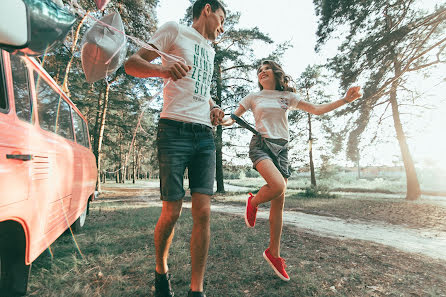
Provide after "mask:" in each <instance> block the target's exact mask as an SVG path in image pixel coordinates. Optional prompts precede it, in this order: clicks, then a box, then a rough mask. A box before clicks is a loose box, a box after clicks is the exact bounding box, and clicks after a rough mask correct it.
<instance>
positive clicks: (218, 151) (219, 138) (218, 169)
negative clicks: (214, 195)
mask: <svg viewBox="0 0 446 297" xmlns="http://www.w3.org/2000/svg"><path fill="white" fill-rule="evenodd" d="M217 67H218V68H217V71H216V74H217V77H216V80H217V98H215V103H217V105H219V106H221V95H222V90H223V87H222V77H221V67H220V65H217ZM222 149H223V128H222V126H217V133H216V135H215V178H216V180H217V192H218V193H224V192H225V184H224V178H223V152H222Z"/></svg>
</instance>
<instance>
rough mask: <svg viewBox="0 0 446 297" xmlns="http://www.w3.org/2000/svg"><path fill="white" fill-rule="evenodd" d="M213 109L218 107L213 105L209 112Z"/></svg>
mask: <svg viewBox="0 0 446 297" xmlns="http://www.w3.org/2000/svg"><path fill="white" fill-rule="evenodd" d="M214 108H220V106H218V105H214V106H212V108H211V109H210V110H213V109H214Z"/></svg>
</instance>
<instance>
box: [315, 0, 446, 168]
mask: <svg viewBox="0 0 446 297" xmlns="http://www.w3.org/2000/svg"><path fill="white" fill-rule="evenodd" d="M313 2H314V4H315V9H316V14H317V15H318V16H319V27H318V31H317V35H318V37H319V40H318V44H317V47H316V49H320V48H321V46H322V45H323V44H324V43H325V42H326V41H327V40H328V39H330V38H332V37H336V38H340V40H341V41H342V44H341V45H340V46H339V48H338V54H337V55H336V56H335V57H334V58H333V59H331V60H330V62H329V66H330V68H331V69H333V70H334V71H335V72H336V73H337V76H338V78H339V79H340V80H341V88H342V89H343V90H345V89H347V87H349V86H350V85H352V84H354V83H357V82H358V81H361V82H363V83H362V87H363V94H364V95H363V99H362V100H358V101H356V102H354V103H352V104H350V105H349V106H348V107H346V108H344V109H342V110H340V111H339V112H337V115H347V114H348V115H351V117H352V119H353V121H352V123H351V127H349V128H350V134H349V139H348V151H347V156H348V157H349V158H350V159H351V160H353V161H356V160H358V158H359V147H360V142H361V136H362V135H363V132H364V131H365V130H366V128H367V126H368V125H369V124H372V123H373V124H376V125H378V126H379V125H380V124H381V119H382V118H387V117H389V113H392V112H395V110H393V111H392V109H391V108H387V107H388V106H389V94H390V91H391V90H394V93H395V94H396V93H398V95H399V96H398V100H399V101H406V102H407V104H406V106H408V107H406V109H407V108H410V106H411V105H412V106H413V105H416V104H417V103H415V102H414V101H413V98H411V96H410V92H411V91H410V89H411V86H405V85H404V83H405V77H406V76H407V75H408V74H409V73H411V72H418V73H420V72H421V71H424V70H425V69H427V68H428V67H431V66H433V65H436V64H438V63H441V62H444V61H445V60H446V56H445V51H444V49H445V46H446V39H445V38H444V28H445V20H446V6H445V4H442V5H441V6H437V7H436V8H435V9H434V10H433V11H431V12H427V11H424V10H422V9H419V8H418V7H419V5H418V4H420V2H421V1H417V0H403V1H387V0H365V1H351V0H334V1H333V0H314V1H313ZM408 89H409V90H408ZM395 97H396V95H395ZM406 98H407V99H409V98H410V100H407V99H406ZM405 99H406V100H405ZM421 99H423V98H421ZM400 112H401V113H404V111H400ZM345 132H346V131H345Z"/></svg>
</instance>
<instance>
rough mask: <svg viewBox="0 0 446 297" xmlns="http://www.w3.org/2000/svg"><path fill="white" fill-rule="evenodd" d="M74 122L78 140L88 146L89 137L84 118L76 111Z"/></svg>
mask: <svg viewBox="0 0 446 297" xmlns="http://www.w3.org/2000/svg"><path fill="white" fill-rule="evenodd" d="M73 123H74V132H75V133H76V142H77V143H79V144H81V145H83V146H85V147H88V139H87V135H86V134H85V129H84V126H85V123H84V120H83V119H82V118H81V117H80V115H78V114H77V113H76V112H73ZM85 144H87V145H85Z"/></svg>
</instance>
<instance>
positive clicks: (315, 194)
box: [293, 186, 337, 199]
mask: <svg viewBox="0 0 446 297" xmlns="http://www.w3.org/2000/svg"><path fill="white" fill-rule="evenodd" d="M293 196H294V197H295V196H298V197H301V198H328V199H332V198H336V197H337V196H336V195H335V194H331V193H330V191H329V189H328V188H327V187H324V186H319V187H313V186H310V187H306V188H305V189H304V191H303V192H299V193H297V194H296V195H293Z"/></svg>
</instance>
